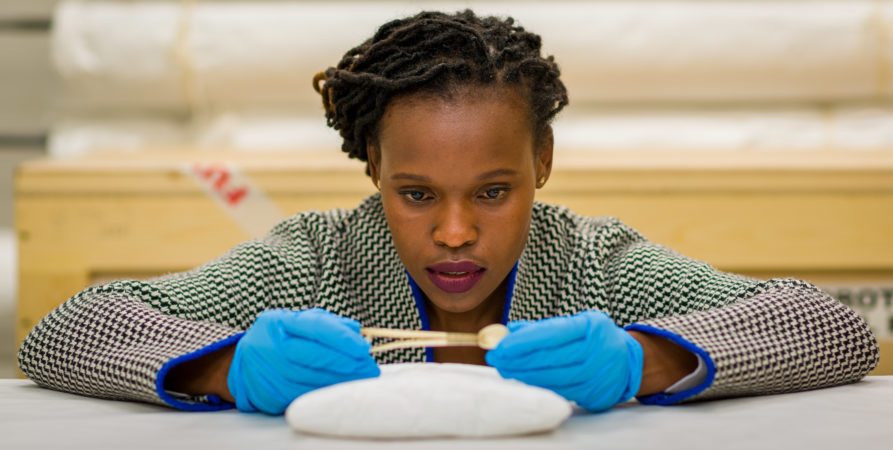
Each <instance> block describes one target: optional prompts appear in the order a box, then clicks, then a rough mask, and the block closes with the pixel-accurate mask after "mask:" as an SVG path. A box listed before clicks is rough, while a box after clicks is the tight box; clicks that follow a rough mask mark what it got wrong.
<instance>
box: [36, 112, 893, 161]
mask: <svg viewBox="0 0 893 450" xmlns="http://www.w3.org/2000/svg"><path fill="white" fill-rule="evenodd" d="M553 127H554V129H555V149H556V151H558V152H561V151H618V150H622V151H636V150H644V151H663V150H665V151H679V150H686V151H687V150H696V151H700V150H703V151H741V150H744V151H746V150H774V151H814V150H844V151H845V150H890V149H891V148H893V106H890V105H886V104H883V103H871V104H852V105H842V106H838V107H826V108H818V107H810V106H805V105H800V106H776V107H772V108H756V107H747V106H739V107H689V108H681V107H674V108H655V107H651V108H633V107H625V108H579V107H574V108H571V109H570V110H569V111H568V114H566V115H563V116H561V117H559V118H558V120H557V121H556V122H555V123H554V124H553ZM340 146H341V140H340V138H339V137H338V134H337V132H336V131H334V130H332V129H330V128H328V127H326V126H325V119H324V118H323V117H322V113H320V114H319V115H318V116H316V115H307V114H304V113H302V112H300V111H294V110H282V109H265V110H264V109H258V110H224V111H220V112H217V113H209V114H205V115H201V116H197V117H192V118H189V117H187V116H183V115H180V116H177V115H151V114H147V113H144V114H142V115H129V116H121V115H119V114H117V113H109V114H104V115H92V116H78V117H73V118H69V119H66V120H63V121H60V122H59V123H57V124H56V125H55V126H54V127H53V129H52V132H51V135H50V144H49V153H50V155H52V156H73V155H77V154H83V153H87V152H91V151H95V150H110V149H117V150H125V151H126V150H140V149H145V150H152V149H157V148H162V147H163V148H167V149H171V148H182V149H187V148H194V149H202V148H204V149H209V150H243V151H257V152H289V151H294V152H300V151H320V150H331V151H332V152H338V151H339V149H340Z"/></svg>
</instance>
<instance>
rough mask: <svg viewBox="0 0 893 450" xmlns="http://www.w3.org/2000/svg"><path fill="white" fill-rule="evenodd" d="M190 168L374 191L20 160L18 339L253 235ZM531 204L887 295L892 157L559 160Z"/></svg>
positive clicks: (762, 270) (348, 171) (336, 197)
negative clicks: (102, 285)
mask: <svg viewBox="0 0 893 450" xmlns="http://www.w3.org/2000/svg"><path fill="white" fill-rule="evenodd" d="M196 161H198V162H204V163H210V162H223V161H225V162H229V163H231V164H232V165H233V167H235V168H236V169H237V170H238V171H239V172H240V173H242V174H243V175H244V176H245V177H247V178H248V179H250V180H251V182H252V183H253V184H254V185H256V186H257V187H258V188H260V190H262V191H263V192H264V193H265V194H266V196H267V197H268V198H269V199H270V200H272V202H273V203H275V204H276V205H277V206H278V207H279V209H280V210H281V211H283V212H284V213H285V214H286V215H288V214H293V213H296V212H299V211H304V210H307V209H329V208H333V207H348V208H349V207H352V206H355V205H356V204H357V203H358V202H359V201H360V200H361V199H362V198H364V197H366V196H367V195H369V194H370V193H372V192H374V187H373V186H372V184H371V182H370V181H369V180H368V179H367V178H366V177H365V175H364V174H363V165H362V164H361V163H359V162H357V161H352V160H348V159H347V158H346V157H345V156H344V155H342V154H340V153H338V152H320V153H301V154H264V155H258V154H246V153H241V154H236V153H208V152H205V153H195V152H192V153H190V152H154V153H150V154H140V155H118V154H109V155H103V156H93V157H89V158H82V159H72V160H42V161H32V162H29V163H26V164H24V165H22V166H21V167H19V168H18V171H17V175H16V208H15V212H16V228H17V232H18V237H19V299H18V310H17V317H16V338H17V343H18V342H21V340H22V339H23V338H24V336H25V334H26V333H27V332H28V330H30V328H31V327H32V326H33V325H34V324H35V323H36V322H37V321H38V320H39V319H40V318H41V317H43V316H44V315H45V314H46V313H48V312H49V311H50V310H51V309H52V308H54V307H55V306H56V305H58V304H59V303H60V302H61V301H63V300H65V299H66V298H68V297H69V296H71V295H72V294H74V293H76V292H78V291H80V290H81V289H83V288H84V287H85V286H87V285H89V284H91V283H94V282H97V281H101V280H107V279H111V278H117V277H123V276H150V275H156V274H160V273H167V272H173V271H181V270H186V269H190V268H192V267H194V266H197V265H199V264H201V263H202V262H205V261H207V260H209V259H211V258H214V257H216V256H218V255H219V254H221V253H222V252H224V251H225V250H226V249H228V248H229V247H232V246H233V245H235V244H237V243H239V242H241V241H244V240H246V239H247V238H249V236H248V235H247V234H246V232H245V231H244V230H243V229H242V228H240V227H239V226H238V225H237V224H236V223H235V222H234V221H233V220H231V219H230V216H228V215H227V214H226V212H225V211H224V210H223V209H222V208H221V207H220V206H219V205H218V204H217V203H215V201H214V200H212V198H211V197H209V195H208V194H206V193H205V191H203V190H202V189H201V188H200V187H199V185H198V184H196V182H195V181H194V180H193V179H192V178H190V176H188V175H186V174H185V172H184V167H188V165H189V164H191V163H193V162H196ZM538 199H539V200H541V201H545V202H550V203H559V204H564V205H567V206H569V207H571V208H572V209H574V210H576V211H577V212H579V213H582V214H587V215H594V216H601V215H612V216H617V217H620V218H621V219H622V220H624V221H625V222H627V223H628V224H630V225H632V226H633V227H635V228H637V229H639V230H641V231H642V232H643V233H644V234H645V235H646V236H648V237H649V238H650V239H651V240H653V241H655V242H659V243H662V244H665V245H667V246H669V247H672V248H674V249H676V250H678V251H680V252H682V253H683V254H686V255H689V256H692V257H695V258H698V259H702V260H705V261H708V262H710V263H712V264H713V265H715V266H717V267H719V268H722V269H724V270H729V271H733V272H738V273H744V274H748V275H753V276H758V277H762V278H768V277H775V276H796V277H799V278H803V279H807V280H810V281H813V282H816V283H817V284H819V285H835V286H837V285H854V286H868V287H884V286H888V287H893V154H891V153H882V152H873V153H851V152H847V153H841V152H838V153H822V154H816V153H791V152H775V153H769V152H765V153H732V154H728V153H727V154H710V153H691V154H684V153H683V154H680V153H672V154H668V153H659V154H656V153H647V152H626V153H622V154H612V153H588V154H584V153H558V154H556V161H555V168H554V171H553V174H552V178H551V180H550V181H549V183H548V186H547V187H546V188H545V189H543V190H541V191H540V192H539V193H538ZM882 303H883V302H882ZM888 303H889V302H888ZM855 306H859V305H855ZM874 306H876V307H877V306H878V305H874ZM881 307H883V308H887V309H888V310H889V308H890V306H889V304H887V305H886V306H884V305H881ZM857 310H859V309H858V308H857ZM882 313H884V312H883V311H882ZM885 314H887V315H888V316H890V317H893V313H890V311H887V312H886V313H885ZM887 322H893V321H891V320H889V319H888V320H887ZM890 328H893V323H887V324H881V326H875V327H874V329H875V332H876V333H877V334H878V336H880V337H881V338H882V349H883V350H882V358H881V366H880V367H879V368H878V370H876V371H875V374H881V373H883V374H893V341H891V340H889V337H890V336H893V330H891V329H890Z"/></svg>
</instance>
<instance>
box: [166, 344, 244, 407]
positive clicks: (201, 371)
mask: <svg viewBox="0 0 893 450" xmlns="http://www.w3.org/2000/svg"><path fill="white" fill-rule="evenodd" d="M234 351H235V345H229V346H226V347H224V348H222V349H220V350H217V351H215V352H212V353H208V354H207V355H204V356H200V357H198V358H196V359H193V360H191V361H187V362H185V363H183V364H179V365H177V366H175V367H174V368H173V369H171V370H170V372H168V374H167V376H166V377H165V379H164V388H165V389H166V390H170V391H174V392H182V393H184V394H189V395H194V396H200V395H216V396H218V397H220V398H222V399H223V400H224V401H226V402H228V403H235V402H236V400H235V399H234V398H233V396H232V394H230V392H229V388H228V387H227V385H226V376H227V373H229V366H230V364H231V363H232V362H233V352H234Z"/></svg>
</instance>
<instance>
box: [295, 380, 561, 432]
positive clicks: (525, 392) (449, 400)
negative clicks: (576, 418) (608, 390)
mask: <svg viewBox="0 0 893 450" xmlns="http://www.w3.org/2000/svg"><path fill="white" fill-rule="evenodd" d="M381 370H382V373H381V376H380V377H378V378H370V379H365V380H359V381H351V382H347V383H341V384H336V385H333V386H329V387H326V388H322V389H318V390H315V391H312V392H309V393H307V394H304V395H302V396H300V397H298V398H297V399H296V400H295V401H294V402H292V404H291V405H290V406H289V407H288V409H287V410H286V412H285V419H286V421H287V422H288V424H289V425H291V427H292V428H294V429H295V430H297V431H299V432H302V433H308V434H314V435H323V436H332V437H351V438H391V439H406V438H433V437H491V436H509V435H518V434H531V433H541V432H546V431H550V430H554V429H555V428H557V427H558V426H560V425H561V423H563V422H564V421H565V420H566V419H567V418H568V417H570V415H571V413H572V411H573V408H572V407H571V404H570V402H568V401H567V400H565V399H564V398H562V397H561V396H559V395H558V394H556V393H554V392H552V391H549V390H546V389H542V388H538V387H534V386H529V385H526V384H524V383H521V382H519V381H516V380H506V379H504V378H502V377H501V376H499V374H498V373H497V372H496V370H495V369H493V368H491V367H482V366H471V365H466V364H437V363H423V364H391V365H384V366H382V367H381Z"/></svg>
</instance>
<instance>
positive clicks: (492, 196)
mask: <svg viewBox="0 0 893 450" xmlns="http://www.w3.org/2000/svg"><path fill="white" fill-rule="evenodd" d="M507 190H508V189H506V188H490V189H487V190H486V191H484V197H486V198H487V199H488V200H496V199H498V198H499V197H502V194H504V193H505V191H507Z"/></svg>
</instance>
